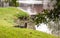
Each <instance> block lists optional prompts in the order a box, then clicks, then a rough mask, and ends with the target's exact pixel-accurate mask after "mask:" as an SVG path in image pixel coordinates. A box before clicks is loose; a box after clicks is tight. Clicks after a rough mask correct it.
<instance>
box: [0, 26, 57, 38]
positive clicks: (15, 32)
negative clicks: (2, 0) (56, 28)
mask: <svg viewBox="0 0 60 38" xmlns="http://www.w3.org/2000/svg"><path fill="white" fill-rule="evenodd" d="M0 38H57V37H55V36H53V35H50V34H47V33H44V32H39V31H35V30H29V29H21V28H14V27H4V26H1V27H0Z"/></svg>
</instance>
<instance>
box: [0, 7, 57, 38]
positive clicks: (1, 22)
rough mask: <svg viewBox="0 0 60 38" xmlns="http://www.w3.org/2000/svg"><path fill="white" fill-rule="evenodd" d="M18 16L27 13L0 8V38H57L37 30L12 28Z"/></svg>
mask: <svg viewBox="0 0 60 38" xmlns="http://www.w3.org/2000/svg"><path fill="white" fill-rule="evenodd" d="M16 15H17V16H21V15H24V16H26V14H25V12H23V11H21V10H18V9H17V8H15V7H8V8H0V38H57V37H56V36H53V35H50V34H47V33H44V32H40V31H36V30H31V29H22V28H15V27H12V26H13V25H14V19H16V18H17V16H16Z"/></svg>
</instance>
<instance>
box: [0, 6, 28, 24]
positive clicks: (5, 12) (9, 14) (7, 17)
mask: <svg viewBox="0 0 60 38" xmlns="http://www.w3.org/2000/svg"><path fill="white" fill-rule="evenodd" d="M18 16H20V17H22V16H28V14H27V13H26V12H23V11H21V10H18V9H17V8H15V7H7V8H0V21H1V20H2V21H4V22H7V23H11V24H14V20H15V19H17V17H18ZM0 23H1V22H0Z"/></svg>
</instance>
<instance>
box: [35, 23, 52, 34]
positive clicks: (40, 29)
mask: <svg viewBox="0 0 60 38" xmlns="http://www.w3.org/2000/svg"><path fill="white" fill-rule="evenodd" d="M35 28H36V30H38V31H42V32H46V33H49V34H51V30H50V29H49V28H48V26H47V25H46V24H44V23H42V24H40V25H39V27H37V25H36V26H35Z"/></svg>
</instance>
